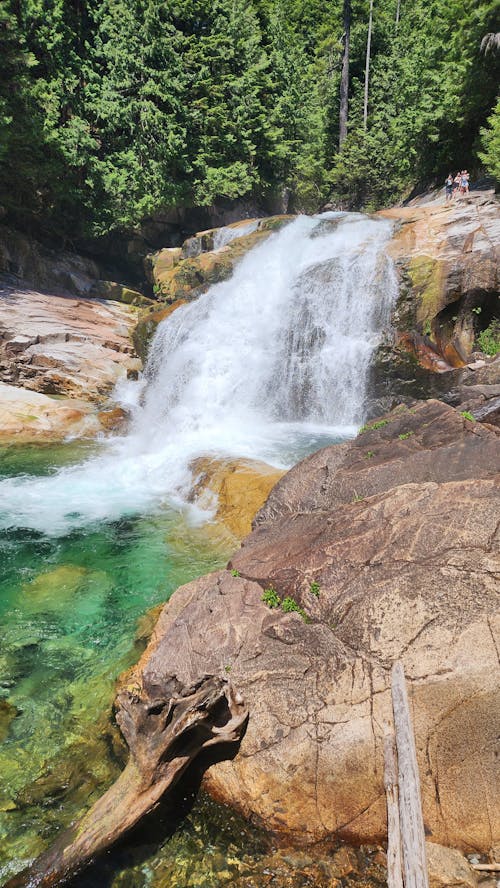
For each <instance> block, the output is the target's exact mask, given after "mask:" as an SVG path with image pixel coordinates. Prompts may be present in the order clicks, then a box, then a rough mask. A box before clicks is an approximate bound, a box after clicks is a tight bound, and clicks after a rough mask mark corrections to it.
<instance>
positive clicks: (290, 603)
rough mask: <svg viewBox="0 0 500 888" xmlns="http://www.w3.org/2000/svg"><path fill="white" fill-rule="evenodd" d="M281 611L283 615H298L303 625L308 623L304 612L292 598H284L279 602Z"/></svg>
mask: <svg viewBox="0 0 500 888" xmlns="http://www.w3.org/2000/svg"><path fill="white" fill-rule="evenodd" d="M281 610H282V611H284V613H285V614H291V613H293V612H296V613H298V614H300V616H301V617H302V619H303V620H304V623H309V617H308V616H307V614H306V612H305V610H304V609H303V608H302V607H300V606H299V605H298V604H297V602H296V601H295V599H294V598H290V597H287V598H284V599H283V601H282V602H281Z"/></svg>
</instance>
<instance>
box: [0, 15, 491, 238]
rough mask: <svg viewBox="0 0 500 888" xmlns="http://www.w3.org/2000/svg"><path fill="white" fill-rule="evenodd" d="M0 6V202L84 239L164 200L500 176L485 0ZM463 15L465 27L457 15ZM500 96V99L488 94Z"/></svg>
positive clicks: (309, 203) (124, 225)
mask: <svg viewBox="0 0 500 888" xmlns="http://www.w3.org/2000/svg"><path fill="white" fill-rule="evenodd" d="M431 6H432V8H431V9H430V8H429V4H428V2H427V0H414V2H412V3H408V2H403V3H402V4H401V20H400V22H399V26H398V27H397V28H396V25H395V22H394V13H395V0H378V2H377V4H375V10H374V21H373V41H372V56H371V68H370V73H371V76H370V90H369V115H368V125H367V128H366V130H365V128H364V127H363V119H362V118H363V111H362V106H363V86H364V63H365V50H366V34H367V18H368V16H367V12H368V9H367V2H366V0H352V29H351V64H350V89H349V126H348V136H347V139H346V140H345V142H344V145H343V149H342V152H340V153H339V151H338V112H339V81H340V60H341V52H342V36H343V20H342V7H343V3H342V0H332V2H331V3H330V4H325V3H320V2H319V0H309V2H306V0H214V2H213V3H206V2H202V0H176V2H175V3H164V2H160V0H79V2H78V3H77V2H73V0H72V2H68V0H50V2H48V0H23V3H19V2H17V0H0V206H2V208H4V209H5V210H6V213H7V217H8V219H9V220H10V221H13V222H14V223H15V224H18V225H20V226H21V227H28V228H30V230H33V229H39V230H40V231H43V232H45V233H48V234H50V235H51V236H53V235H56V236H57V237H60V238H64V239H73V240H74V239H77V238H78V237H79V236H81V235H89V234H90V235H103V234H106V233H108V232H110V231H113V230H115V229H118V230H127V231H130V230H133V229H134V228H135V227H136V226H138V225H139V224H140V223H141V222H142V221H143V220H144V219H147V218H149V217H152V216H153V217H154V216H155V214H160V213H161V212H163V211H165V210H168V209H169V208H171V207H173V206H179V205H182V206H192V205H211V204H213V203H215V202H216V201H218V200H221V199H229V200H234V199H237V198H242V197H244V198H249V197H252V198H258V199H260V200H268V201H269V202H270V203H272V202H275V201H276V199H277V198H279V200H280V201H281V200H282V198H283V197H285V202H287V203H288V205H289V207H290V208H291V209H294V210H306V211H310V210H316V209H317V208H318V206H320V205H321V203H322V202H324V201H325V200H326V199H328V198H331V199H332V200H333V201H334V202H336V203H337V204H338V205H344V206H349V207H365V208H368V209H372V208H375V207H378V206H380V205H381V204H388V203H391V202H393V201H394V199H395V198H398V197H400V196H402V195H403V194H405V193H406V192H407V191H408V190H409V189H410V188H411V187H413V185H414V184H415V183H416V182H417V181H421V182H422V181H425V180H429V179H433V178H434V177H437V179H438V181H440V182H442V181H443V177H444V176H445V175H446V173H447V172H448V171H449V170H450V169H457V168H462V167H463V166H464V165H468V166H469V168H472V167H474V165H475V166H476V167H477V166H478V163H479V161H480V160H481V161H482V162H483V163H484V164H485V166H486V169H487V171H488V172H489V173H490V174H491V175H493V176H495V177H496V178H497V180H498V181H500V102H498V101H497V85H498V78H499V74H500V53H499V52H498V51H495V47H494V46H493V48H492V49H491V51H488V52H486V51H482V50H481V43H482V40H483V37H484V36H485V34H488V33H493V32H494V31H495V30H496V14H497V9H496V3H495V0H432V4H431ZM458 22H459V23H460V26H459V27H458V26H457V23H458ZM495 103H496V104H495Z"/></svg>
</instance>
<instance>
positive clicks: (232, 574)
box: [231, 568, 241, 577]
mask: <svg viewBox="0 0 500 888" xmlns="http://www.w3.org/2000/svg"><path fill="white" fill-rule="evenodd" d="M231 576H232V577H239V576H241V574H240V572H239V570H236V569H234V568H233V570H232V571H231Z"/></svg>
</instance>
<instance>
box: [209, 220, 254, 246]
mask: <svg viewBox="0 0 500 888" xmlns="http://www.w3.org/2000/svg"><path fill="white" fill-rule="evenodd" d="M258 225H259V220H258V219H252V220H251V221H250V222H247V223H246V224H243V225H237V226H236V227H233V226H231V225H226V226H224V228H218V229H217V231H216V232H215V234H214V250H220V249H221V248H222V247H226V246H227V245H228V244H230V243H231V241H234V240H236V238H238V237H244V235H245V234H251V233H252V231H256V230H257V228H258Z"/></svg>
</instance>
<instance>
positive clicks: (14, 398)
mask: <svg viewBox="0 0 500 888" xmlns="http://www.w3.org/2000/svg"><path fill="white" fill-rule="evenodd" d="M100 431H102V426H101V424H100V422H99V420H98V418H97V415H96V414H95V412H94V409H93V407H92V406H91V405H90V404H89V403H88V402H86V401H82V400H79V399H76V398H61V399H59V398H57V399H56V398H51V397H49V396H48V395H43V394H41V393H40V392H32V391H29V390H28V389H22V388H18V387H17V386H13V385H5V384H4V383H2V382H0V442H1V443H11V442H12V441H15V443H16V444H29V443H36V442H38V441H64V439H65V438H68V437H71V438H82V437H92V436H94V435H96V434H97V433H98V432H100Z"/></svg>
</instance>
